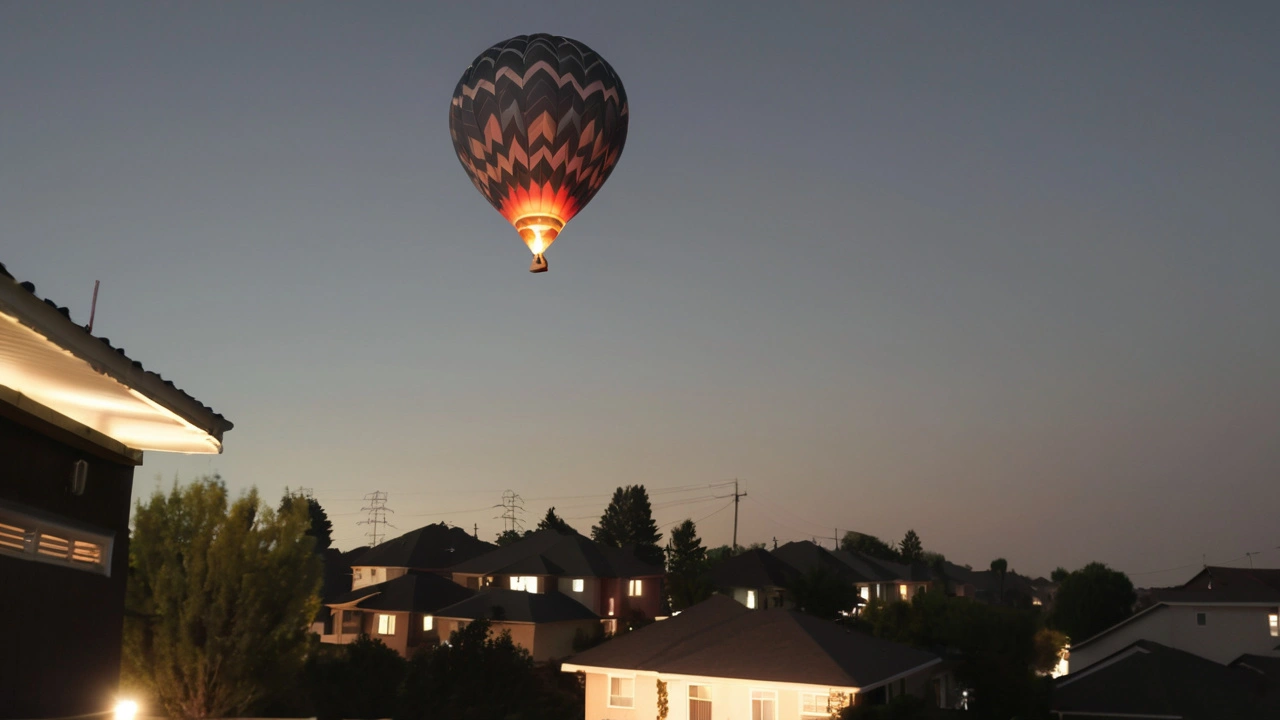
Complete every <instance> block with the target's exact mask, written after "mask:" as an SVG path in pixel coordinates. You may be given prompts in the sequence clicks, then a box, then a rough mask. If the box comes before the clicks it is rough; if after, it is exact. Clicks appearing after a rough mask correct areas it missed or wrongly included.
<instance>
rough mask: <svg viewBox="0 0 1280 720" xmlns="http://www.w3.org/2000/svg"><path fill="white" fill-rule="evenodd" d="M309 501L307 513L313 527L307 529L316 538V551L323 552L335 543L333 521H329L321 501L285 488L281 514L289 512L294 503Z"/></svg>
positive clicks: (308, 533)
mask: <svg viewBox="0 0 1280 720" xmlns="http://www.w3.org/2000/svg"><path fill="white" fill-rule="evenodd" d="M304 500H305V501H306V503H307V515H308V516H309V518H310V520H311V527H310V529H308V530H307V535H310V536H311V537H313V538H315V539H316V548H315V549H316V552H317V553H323V552H324V551H325V550H328V549H329V546H331V545H333V523H331V522H329V514H328V513H326V512H325V511H324V508H323V507H321V506H320V503H319V502H317V501H316V499H315V498H311V497H307V496H305V495H298V494H296V493H290V492H289V488H285V495H284V497H283V498H281V499H280V510H279V512H280V513H281V514H287V513H289V512H290V511H291V510H292V508H293V504H294V503H299V502H302V501H304Z"/></svg>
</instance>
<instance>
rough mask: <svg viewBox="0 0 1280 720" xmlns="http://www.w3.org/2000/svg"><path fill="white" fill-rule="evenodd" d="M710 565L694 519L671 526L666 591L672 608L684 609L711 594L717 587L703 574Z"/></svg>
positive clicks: (668, 543)
mask: <svg viewBox="0 0 1280 720" xmlns="http://www.w3.org/2000/svg"><path fill="white" fill-rule="evenodd" d="M707 568H708V562H707V549H706V548H704V547H702V538H700V537H698V528H697V526H696V525H694V522H693V520H685V521H684V522H682V523H680V524H679V525H677V526H675V527H674V528H672V530H671V539H670V540H669V541H667V591H668V594H669V595H670V596H671V609H672V610H683V609H685V608H687V607H689V606H690V605H696V604H697V603H700V602H702V601H703V600H706V599H707V598H708V597H711V593H712V592H713V591H714V588H712V586H711V583H710V582H708V581H707V580H706V579H705V577H704V576H705V575H706V571H707Z"/></svg>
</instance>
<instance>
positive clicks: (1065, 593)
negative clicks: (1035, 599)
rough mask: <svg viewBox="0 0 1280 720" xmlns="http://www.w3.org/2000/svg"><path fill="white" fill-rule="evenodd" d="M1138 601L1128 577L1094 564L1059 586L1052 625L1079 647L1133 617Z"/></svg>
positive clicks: (1074, 573)
mask: <svg viewBox="0 0 1280 720" xmlns="http://www.w3.org/2000/svg"><path fill="white" fill-rule="evenodd" d="M1137 599H1138V596H1137V593H1135V592H1134V590H1133V583H1132V582H1131V581H1130V580H1129V577H1128V576H1127V575H1125V574H1124V573H1122V572H1119V571H1118V570H1112V569H1111V568H1109V567H1107V566H1106V565H1104V564H1102V563H1100V562H1092V563H1089V564H1088V565H1085V566H1084V567H1082V568H1080V569H1079V570H1076V571H1075V572H1073V573H1070V574H1069V575H1067V576H1066V577H1065V578H1063V580H1062V582H1061V583H1060V584H1059V585H1058V592H1057V594H1056V595H1054V599H1053V615H1052V616H1051V618H1050V622H1051V624H1052V625H1053V627H1055V628H1057V629H1058V630H1061V631H1062V632H1064V633H1066V634H1067V637H1069V638H1071V641H1072V642H1076V643H1078V642H1080V641H1082V640H1085V639H1087V638H1090V637H1093V636H1094V635H1097V634H1098V633H1100V632H1102V631H1103V630H1106V629H1107V628H1109V627H1111V626H1112V625H1115V624H1116V623H1118V622H1120V621H1121V620H1124V619H1125V618H1127V617H1129V615H1130V614H1131V613H1132V612H1133V605H1134V603H1135V602H1137Z"/></svg>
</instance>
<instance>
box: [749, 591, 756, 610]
mask: <svg viewBox="0 0 1280 720" xmlns="http://www.w3.org/2000/svg"><path fill="white" fill-rule="evenodd" d="M747 607H749V608H751V609H752V610H755V609H756V591H755V590H748V591H747Z"/></svg>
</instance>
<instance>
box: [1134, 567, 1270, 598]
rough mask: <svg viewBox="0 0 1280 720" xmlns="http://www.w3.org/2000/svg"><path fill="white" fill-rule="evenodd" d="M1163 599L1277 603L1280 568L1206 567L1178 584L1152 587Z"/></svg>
mask: <svg viewBox="0 0 1280 720" xmlns="http://www.w3.org/2000/svg"><path fill="white" fill-rule="evenodd" d="M1151 597H1152V598H1153V599H1154V600H1156V601H1157V602H1166V603H1278V604H1280V570H1277V569H1273V568H1257V569H1254V568H1231V567H1206V568H1205V569H1203V570H1201V571H1200V572H1199V573H1197V574H1196V576H1195V577H1193V578H1191V579H1190V580H1189V581H1187V583H1186V584H1185V585H1183V586H1182V587H1178V588H1172V589H1163V590H1153V591H1152V593H1151Z"/></svg>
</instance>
